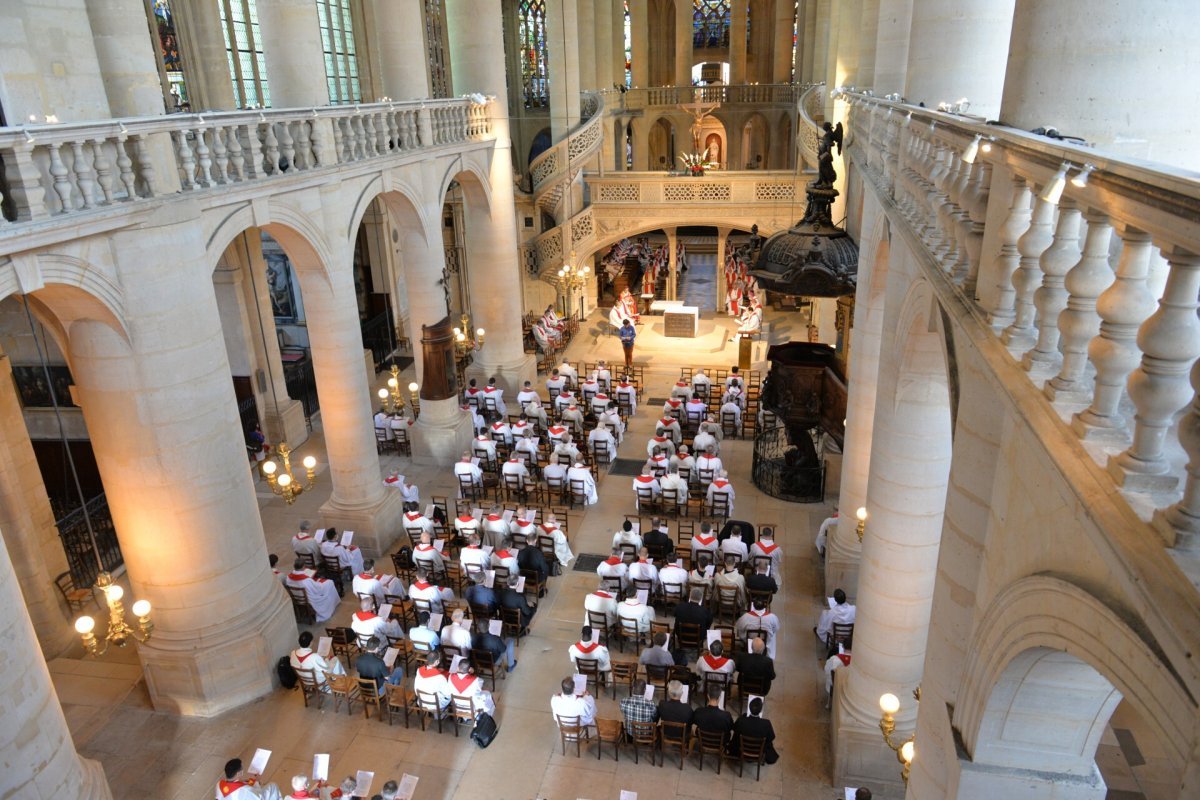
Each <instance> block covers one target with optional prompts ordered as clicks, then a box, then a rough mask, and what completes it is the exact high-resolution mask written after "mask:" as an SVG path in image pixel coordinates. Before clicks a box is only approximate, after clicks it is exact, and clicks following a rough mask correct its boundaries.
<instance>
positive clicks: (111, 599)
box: [75, 571, 154, 656]
mask: <svg viewBox="0 0 1200 800" xmlns="http://www.w3.org/2000/svg"><path fill="white" fill-rule="evenodd" d="M96 587H98V588H99V589H100V590H101V591H102V592H104V600H105V602H107V603H108V631H107V632H106V633H105V634H104V641H103V644H101V642H100V640H99V639H97V638H96V634H95V633H93V631H94V630H95V628H96V620H94V619H92V618H91V617H89V616H88V615H86V614H84V615H83V616H81V617H80V618H79V619H77V620H75V630H76V632H78V633H79V635H80V636H82V637H83V647H84V649H85V650H86V651H87V654H88V655H89V656H102V655H104V653H105V652H106V651H107V650H108V646H109V645H110V644H115V645H116V646H117V647H124V646H125V645H126V644H127V643H128V642H129V639H130V637H132V638H134V639H137V640H138V641H139V642H144V641H146V640H147V639H149V638H150V635H151V634H152V633H153V632H154V623H153V622H151V621H150V601H149V600H138V601H137V602H136V603H134V604H133V615H134V616H135V617H137V620H138V621H137V627H136V628H135V627H133V626H132V625H130V624H129V623H128V622H126V621H125V605H124V604H123V603H122V602H121V598H122V597H124V596H125V590H124V589H122V588H121V587H120V586H118V585H117V584H115V583H113V579H112V575H110V574H109V573H108V572H107V571H104V572H101V573H100V574H99V575H97V576H96Z"/></svg>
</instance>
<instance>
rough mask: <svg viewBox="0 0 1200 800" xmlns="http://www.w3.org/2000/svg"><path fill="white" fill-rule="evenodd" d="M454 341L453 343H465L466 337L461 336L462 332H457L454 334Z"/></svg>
mask: <svg viewBox="0 0 1200 800" xmlns="http://www.w3.org/2000/svg"><path fill="white" fill-rule="evenodd" d="M454 339H455V341H459V342H465V341H466V340H467V337H466V336H464V335H463V332H462V331H459V332H458V333H456V334H454Z"/></svg>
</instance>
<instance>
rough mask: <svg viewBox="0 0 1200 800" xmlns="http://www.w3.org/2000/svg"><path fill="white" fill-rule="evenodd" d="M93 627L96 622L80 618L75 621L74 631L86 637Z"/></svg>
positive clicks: (88, 618) (89, 618)
mask: <svg viewBox="0 0 1200 800" xmlns="http://www.w3.org/2000/svg"><path fill="white" fill-rule="evenodd" d="M95 627H96V620H94V619H92V618H91V617H88V616H83V617H80V618H79V619H77V620H75V630H76V631H77V632H78V633H81V634H84V635H87V634H89V633H91V632H92V629H93V628H95Z"/></svg>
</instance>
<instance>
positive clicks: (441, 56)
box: [425, 0, 450, 97]
mask: <svg viewBox="0 0 1200 800" xmlns="http://www.w3.org/2000/svg"><path fill="white" fill-rule="evenodd" d="M425 49H426V55H427V56H428V57H429V83H430V89H431V90H432V92H433V96H434V97H449V96H450V75H449V74H448V73H447V71H446V23H445V19H444V18H443V12H442V0H425Z"/></svg>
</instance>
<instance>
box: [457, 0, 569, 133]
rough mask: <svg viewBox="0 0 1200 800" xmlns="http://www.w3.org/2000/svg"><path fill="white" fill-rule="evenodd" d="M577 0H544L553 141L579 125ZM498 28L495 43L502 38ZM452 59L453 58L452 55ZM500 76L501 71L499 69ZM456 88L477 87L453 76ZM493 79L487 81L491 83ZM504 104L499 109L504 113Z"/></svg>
mask: <svg viewBox="0 0 1200 800" xmlns="http://www.w3.org/2000/svg"><path fill="white" fill-rule="evenodd" d="M577 2H578V0H547V2H546V59H547V61H548V62H549V63H548V69H549V70H550V138H551V140H553V141H554V142H555V143H556V144H557V143H558V142H561V141H562V140H563V139H565V138H567V136H568V135H569V134H570V132H571V131H573V130H574V129H575V128H577V127H579V48H578V47H577V43H578V36H577V35H576V29H577V27H578V16H577V13H576V12H577V6H576V3H577ZM499 34H500V31H497V36H496V37H494V38H496V39H497V44H499V43H500V41H502V39H501V36H500V35H499ZM450 49H451V51H452V52H453V51H454V47H453V45H451V48H450ZM451 60H452V61H453V59H451ZM500 75H501V78H502V79H503V76H504V73H503V72H502V73H500ZM454 77H455V81H454V86H455V91H456V92H457V91H479V89H477V88H473V87H469V86H468V85H467V84H466V83H465V82H462V81H459V80H457V78H458V76H457V75H456V76H454ZM491 82H492V81H489V83H491ZM507 108H508V107H507V106H505V107H504V109H503V110H502V111H501V113H507Z"/></svg>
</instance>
